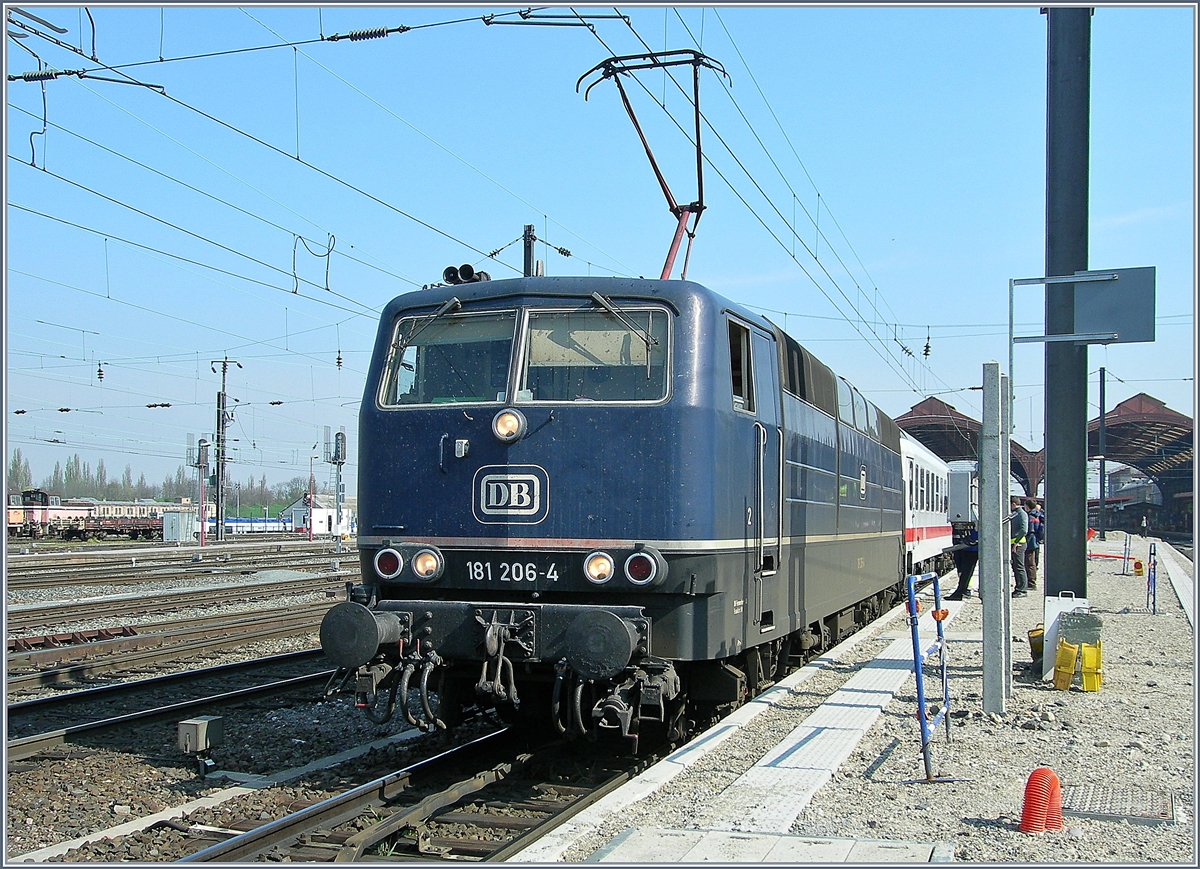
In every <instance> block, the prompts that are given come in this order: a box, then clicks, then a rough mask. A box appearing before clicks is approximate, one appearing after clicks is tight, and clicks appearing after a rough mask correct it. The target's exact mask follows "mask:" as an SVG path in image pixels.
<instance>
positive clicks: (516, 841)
mask: <svg viewBox="0 0 1200 869" xmlns="http://www.w3.org/2000/svg"><path fill="white" fill-rule="evenodd" d="M522 749H523V746H522V744H521V739H520V737H519V736H518V735H517V734H515V733H514V732H512V731H511V730H508V729H505V730H501V731H497V732H496V733H493V734H489V735H487V736H484V737H481V738H479V739H476V740H474V741H472V742H469V743H466V744H464V745H461V746H458V747H456V748H453V749H451V750H449V751H447V752H444V753H442V754H439V755H436V756H434V757H431V758H428V759H426V760H422V761H420V762H418V763H416V764H413V765H411V766H408V767H405V768H403V769H400V770H397V771H395V772H392V773H389V774H388V775H385V776H382V777H380V778H377V779H375V780H373V781H370V782H367V783H365V784H362V785H360V786H358V787H355V788H352V789H350V790H348V791H345V792H343V793H340V794H336V795H334V796H331V797H329V798H328V799H325V800H321V801H319V802H310V803H308V804H306V805H294V806H293V808H294V809H295V811H293V812H291V813H290V814H288V815H286V816H285V817H282V818H279V819H276V820H273V821H270V822H268V823H266V824H262V825H258V826H255V827H254V828H253V829H250V830H246V831H238V830H236V829H233V828H225V829H220V828H213V827H197V828H185V830H186V832H187V833H188V835H190V836H194V837H196V840H195V842H194V844H193V847H196V848H199V849H200V850H198V851H196V852H195V853H193V854H192V855H190V856H187V857H183V858H181V860H180V861H179V862H215V861H221V862H230V861H248V860H255V859H257V860H269V861H271V862H280V861H283V862H357V861H380V860H382V861H388V862H406V861H455V862H458V861H463V860H468V861H488V862H498V861H502V860H505V859H507V857H509V856H511V855H512V854H514V853H516V852H517V851H518V850H520V849H522V848H525V847H527V846H528V845H529V844H530V843H532V842H533V841H535V840H536V839H537V838H539V837H540V836H542V835H544V834H545V833H547V832H549V831H550V830H551V829H553V828H554V827H556V826H558V825H559V824H561V823H563V822H564V821H566V820H567V819H568V818H570V817H571V816H572V815H574V814H575V813H577V812H578V811H580V810H582V809H583V808H585V807H586V806H587V805H590V804H591V803H592V802H594V801H595V800H596V799H599V798H600V797H602V796H603V795H604V794H606V793H608V792H609V791H611V790H613V789H614V788H616V787H618V786H619V785H621V784H622V783H624V782H625V781H628V779H629V778H630V777H631V776H632V775H634V774H636V772H637V771H640V770H641V769H643V768H645V766H646V765H648V764H649V763H651V762H652V760H651V759H650V758H642V759H638V760H634V759H632V758H609V759H607V760H606V761H599V760H598V759H597V758H596V757H594V756H588V757H587V758H586V759H584V756H583V755H580V754H579V753H578V752H577V751H576V750H575V747H574V746H571V745H568V744H565V743H562V742H558V741H555V742H552V743H548V744H544V745H541V746H538V747H536V748H532V749H529V750H528V751H524V750H522Z"/></svg>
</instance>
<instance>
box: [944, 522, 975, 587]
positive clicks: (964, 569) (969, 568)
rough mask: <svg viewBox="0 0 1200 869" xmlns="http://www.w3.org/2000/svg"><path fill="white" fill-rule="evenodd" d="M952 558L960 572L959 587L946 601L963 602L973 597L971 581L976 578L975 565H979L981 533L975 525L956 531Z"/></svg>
mask: <svg viewBox="0 0 1200 869" xmlns="http://www.w3.org/2000/svg"><path fill="white" fill-rule="evenodd" d="M952 556H953V558H954V567H955V569H956V570H957V571H958V587H957V588H956V589H954V591H952V592H951V593H950V594H949V596H947V598H946V600H962V599H963V598H964V597H970V596H971V579H972V578H973V577H974V576H975V565H976V564H978V563H979V532H978V531H976V530H975V526H974V525H973V524H972V525H967V526H966V528H964V529H963V530H962V531H959V530H958V529H955V533H954V552H953V553H952Z"/></svg>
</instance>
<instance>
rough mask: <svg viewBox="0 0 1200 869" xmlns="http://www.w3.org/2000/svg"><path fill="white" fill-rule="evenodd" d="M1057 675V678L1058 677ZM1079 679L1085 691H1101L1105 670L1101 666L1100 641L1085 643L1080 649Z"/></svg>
mask: <svg viewBox="0 0 1200 869" xmlns="http://www.w3.org/2000/svg"><path fill="white" fill-rule="evenodd" d="M1057 675H1058V674H1057V673H1055V676H1056V677H1057ZM1079 678H1080V680H1081V681H1082V682H1083V690H1084V691H1099V690H1100V685H1101V683H1102V682H1103V681H1104V670H1103V668H1102V667H1101V666H1100V641H1099V640H1097V641H1096V642H1094V643H1083V644H1082V645H1081V646H1080V647H1079Z"/></svg>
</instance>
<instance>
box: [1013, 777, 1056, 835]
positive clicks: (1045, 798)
mask: <svg viewBox="0 0 1200 869" xmlns="http://www.w3.org/2000/svg"><path fill="white" fill-rule="evenodd" d="M1019 829H1020V830H1021V832H1022V833H1044V832H1046V830H1047V829H1051V830H1061V829H1062V786H1061V785H1060V784H1059V781H1058V776H1057V775H1055V774H1054V770H1052V769H1050V768H1049V767H1045V766H1039V767H1038V768H1037V769H1035V770H1034V771H1033V772H1032V773H1030V774H1029V781H1027V782H1025V802H1024V804H1023V805H1022V806H1021V824H1020V827H1019Z"/></svg>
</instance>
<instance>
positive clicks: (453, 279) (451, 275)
mask: <svg viewBox="0 0 1200 869" xmlns="http://www.w3.org/2000/svg"><path fill="white" fill-rule="evenodd" d="M442 280H443V281H445V282H446V283H447V284H461V283H462V282H463V281H462V276H461V275H460V274H459V273H458V269H456V268H455V267H454V266H446V268H445V269H443V271H442Z"/></svg>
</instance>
